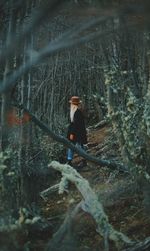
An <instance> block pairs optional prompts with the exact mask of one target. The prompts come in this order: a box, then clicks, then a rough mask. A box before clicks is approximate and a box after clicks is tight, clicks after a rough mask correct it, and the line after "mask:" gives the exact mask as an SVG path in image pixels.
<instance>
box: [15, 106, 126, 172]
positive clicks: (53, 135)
mask: <svg viewBox="0 0 150 251" xmlns="http://www.w3.org/2000/svg"><path fill="white" fill-rule="evenodd" d="M13 106H15V107H17V108H19V109H22V110H23V111H24V112H26V113H28V114H29V115H30V119H31V120H32V121H33V122H34V123H35V124H36V125H38V126H39V127H40V129H41V130H42V131H43V132H45V133H46V134H48V135H49V136H50V137H51V138H52V139H53V140H56V141H57V142H59V143H61V144H63V145H65V146H66V147H68V148H71V149H72V150H73V151H74V152H75V153H77V154H78V155H79V156H81V157H83V158H85V159H86V160H88V161H90V162H94V163H96V164H98V165H100V166H107V167H108V168H110V169H112V170H114V169H117V170H119V171H121V172H126V173H129V170H128V168H127V167H126V166H124V165H123V164H120V163H118V162H116V161H113V160H104V159H99V158H97V157H95V156H93V155H90V154H89V153H87V152H86V151H85V150H83V149H82V148H78V147H76V146H75V145H74V144H72V143H71V142H70V141H69V140H68V139H67V138H65V137H63V136H62V135H58V134H56V133H54V132H53V131H52V130H51V129H50V128H49V127H48V126H47V125H45V124H44V123H43V122H42V121H40V120H39V119H38V118H37V117H36V116H35V115H34V114H32V113H31V112H30V111H29V110H28V109H27V108H25V107H24V106H23V105H22V104H21V105H18V104H13Z"/></svg>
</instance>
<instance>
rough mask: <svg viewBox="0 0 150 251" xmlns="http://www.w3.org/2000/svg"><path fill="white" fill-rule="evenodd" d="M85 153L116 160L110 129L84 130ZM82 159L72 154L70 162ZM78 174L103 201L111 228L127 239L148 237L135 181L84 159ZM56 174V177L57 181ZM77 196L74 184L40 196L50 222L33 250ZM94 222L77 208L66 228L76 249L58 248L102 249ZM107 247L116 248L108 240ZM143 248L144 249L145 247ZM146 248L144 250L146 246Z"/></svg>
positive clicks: (148, 219) (148, 225) (149, 231)
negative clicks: (46, 195) (66, 191)
mask: <svg viewBox="0 0 150 251" xmlns="http://www.w3.org/2000/svg"><path fill="white" fill-rule="evenodd" d="M88 142H89V143H88V150H87V151H88V152H89V153H90V154H93V155H94V156H97V157H99V158H104V159H112V160H120V156H119V148H118V146H117V144H116V140H114V138H113V136H112V134H111V128H109V127H107V126H105V127H103V128H97V129H90V130H89V132H88ZM81 161H82V158H80V157H78V156H77V155H76V156H75V157H74V165H75V166H78V164H80V162H81ZM79 173H80V174H81V175H82V176H83V177H84V178H86V179H87V180H88V181H89V183H90V185H91V187H92V188H93V190H94V191H95V192H96V193H97V194H98V196H99V199H100V201H101V202H102V203H103V206H104V210H105V212H106V213H107V215H108V218H109V222H110V223H111V224H112V225H113V227H114V228H115V229H116V230H118V231H121V232H122V233H124V234H126V235H127V236H128V237H129V238H130V239H132V240H134V241H137V240H143V239H144V238H146V237H148V236H150V217H148V216H149V215H148V214H147V212H146V210H145V207H144V205H143V197H142V194H139V193H137V190H136V189H135V184H133V182H132V179H131V177H130V176H129V175H127V174H124V173H120V172H119V171H117V170H114V171H112V170H110V169H109V168H107V167H101V166H98V165H96V164H94V163H91V162H88V163H87V166H86V167H83V168H81V170H79ZM59 180H60V177H59V176H58V180H57V181H56V183H57V182H59ZM81 199H82V198H81V195H80V194H79V192H78V191H77V189H76V187H75V186H74V185H72V184H71V185H70V186H69V193H64V194H63V195H58V193H57V192H54V193H53V194H51V195H50V196H48V198H47V199H46V200H45V201H44V200H42V199H41V206H42V212H43V215H44V217H46V219H47V220H48V221H49V222H51V224H52V226H53V227H52V229H53V230H52V233H48V234H47V237H46V240H45V239H44V241H42V240H40V242H38V243H37V242H35V246H34V248H33V250H36V251H37V250H39V251H40V250H41V251H42V250H44V249H43V248H44V247H45V244H47V243H48V240H49V238H50V235H51V236H52V234H53V233H55V232H56V231H57V230H58V229H59V227H60V225H61V224H62V222H63V220H64V218H65V215H66V214H68V212H69V210H71V209H72V208H73V207H74V205H76V204H77V203H78V202H79V201H80V200H81ZM96 228H97V226H96V224H95V222H94V220H93V219H92V217H91V215H89V214H88V213H85V212H83V211H80V212H79V213H78V215H77V216H76V218H75V219H74V222H73V227H71V229H69V230H68V231H69V233H68V235H69V236H70V237H69V238H70V245H72V244H71V243H72V241H73V240H74V242H73V243H75V244H73V245H74V247H75V245H77V247H78V248H77V249H73V246H72V247H70V249H67V248H66V249H65V248H64V249H63V248H62V247H61V244H60V245H58V249H55V250H61V251H63V250H64V251H67V250H70V251H73V250H79V251H84V250H90V251H100V250H101V251H103V250H104V240H103V238H102V237H101V236H100V235H99V234H98V232H97V231H96ZM109 250H110V251H116V247H115V246H114V243H113V242H109ZM145 250H146V249H145ZM147 250H148V249H147Z"/></svg>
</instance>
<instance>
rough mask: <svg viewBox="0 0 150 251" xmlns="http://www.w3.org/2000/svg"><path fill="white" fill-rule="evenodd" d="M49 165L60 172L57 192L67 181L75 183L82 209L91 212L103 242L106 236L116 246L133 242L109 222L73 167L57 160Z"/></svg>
mask: <svg viewBox="0 0 150 251" xmlns="http://www.w3.org/2000/svg"><path fill="white" fill-rule="evenodd" d="M49 167H51V168H54V169H55V170H57V171H59V172H61V173H62V176H63V178H62V180H61V182H60V186H59V193H60V194H61V193H63V192H64V191H65V189H66V184H67V181H71V182H72V183H74V184H75V186H76V187H77V189H78V190H79V192H80V193H81V195H82V197H83V201H84V203H82V209H83V210H84V211H86V212H88V213H90V214H91V216H92V217H93V218H94V220H95V222H96V224H97V231H98V232H99V233H100V235H101V236H103V238H104V240H105V243H108V242H107V238H109V239H110V240H113V241H114V242H115V244H116V246H117V247H118V246H119V247H123V246H124V245H125V244H126V245H131V244H133V242H132V241H131V240H130V239H129V238H128V237H127V236H126V235H124V234H123V233H121V232H118V231H116V230H115V229H114V228H113V226H112V225H111V224H110V223H109V221H108V217H107V215H106V214H105V212H104V209H103V206H102V204H101V203H100V201H99V199H98V197H97V195H96V194H95V193H94V191H93V190H92V189H91V187H90V185H89V183H88V181H87V180H86V179H84V178H83V177H82V176H81V175H80V174H79V173H78V172H77V171H76V170H75V169H73V168H72V167H71V166H69V165H67V164H65V165H63V164H60V163H59V162H57V161H52V162H51V163H50V164H49Z"/></svg>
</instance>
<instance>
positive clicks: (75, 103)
mask: <svg viewBox="0 0 150 251" xmlns="http://www.w3.org/2000/svg"><path fill="white" fill-rule="evenodd" d="M69 103H70V125H69V127H68V133H67V138H68V139H69V140H70V141H71V142H72V143H73V144H76V145H77V146H79V147H82V148H83V145H84V144H87V132H86V128H85V122H84V116H83V113H82V111H81V109H79V106H80V105H81V103H82V102H81V100H80V99H79V97H78V96H73V97H72V98H71V99H70V101H69ZM72 159H73V151H72V150H71V149H68V152H67V161H68V164H71V161H72Z"/></svg>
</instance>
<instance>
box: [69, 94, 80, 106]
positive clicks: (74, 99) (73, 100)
mask: <svg viewBox="0 0 150 251" xmlns="http://www.w3.org/2000/svg"><path fill="white" fill-rule="evenodd" d="M69 103H70V104H71V105H76V106H78V105H79V104H81V103H82V101H81V100H80V98H79V97H78V96H72V97H71V99H70V100H69Z"/></svg>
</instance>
